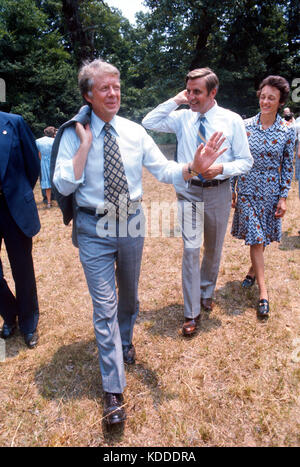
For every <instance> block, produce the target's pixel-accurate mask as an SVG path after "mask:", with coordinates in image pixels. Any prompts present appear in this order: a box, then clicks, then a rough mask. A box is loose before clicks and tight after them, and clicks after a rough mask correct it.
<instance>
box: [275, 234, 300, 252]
mask: <svg viewBox="0 0 300 467" xmlns="http://www.w3.org/2000/svg"><path fill="white" fill-rule="evenodd" d="M297 249H300V235H297V236H294V237H290V236H289V234H288V232H283V234H282V237H281V242H280V245H279V250H297Z"/></svg>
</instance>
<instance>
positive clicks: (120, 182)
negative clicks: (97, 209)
mask: <svg viewBox="0 0 300 467" xmlns="http://www.w3.org/2000/svg"><path fill="white" fill-rule="evenodd" d="M111 128H112V127H111V125H110V124H109V123H106V124H105V125H104V130H105V135H104V204H107V202H109V203H112V204H113V205H114V206H116V215H117V218H119V219H120V220H124V219H125V218H127V212H128V206H129V202H130V198H129V189H128V183H127V178H126V174H125V170H124V165H123V161H122V156H121V153H120V148H119V145H118V143H117V140H116V138H115V136H114V135H112V133H111V132H110V130H111ZM106 209H107V206H106ZM108 210H109V209H108Z"/></svg>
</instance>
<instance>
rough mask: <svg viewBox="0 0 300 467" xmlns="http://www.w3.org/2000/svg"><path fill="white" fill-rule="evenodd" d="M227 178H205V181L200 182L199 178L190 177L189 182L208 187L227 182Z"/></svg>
mask: <svg viewBox="0 0 300 467" xmlns="http://www.w3.org/2000/svg"><path fill="white" fill-rule="evenodd" d="M227 180H229V179H228V178H225V179H224V180H206V181H205V182H201V180H196V179H195V178H192V179H191V180H190V184H191V185H196V186H202V188H208V187H210V186H218V185H221V183H224V182H227Z"/></svg>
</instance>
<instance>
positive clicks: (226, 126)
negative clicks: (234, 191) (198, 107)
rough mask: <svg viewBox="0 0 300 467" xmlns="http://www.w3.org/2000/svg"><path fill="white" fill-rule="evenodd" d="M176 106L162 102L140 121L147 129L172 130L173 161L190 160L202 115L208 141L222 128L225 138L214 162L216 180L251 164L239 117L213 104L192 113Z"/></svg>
mask: <svg viewBox="0 0 300 467" xmlns="http://www.w3.org/2000/svg"><path fill="white" fill-rule="evenodd" d="M177 108H178V105H177V104H176V102H175V101H174V100H173V99H169V100H168V101H166V102H163V103H162V104H160V105H159V106H157V107H156V108H155V109H153V110H152V111H151V112H149V113H148V114H147V115H146V116H145V118H144V119H143V121H142V124H143V125H144V127H145V128H147V129H148V130H156V131H161V132H163V133H175V134H176V136H177V140H178V148H177V160H178V161H179V162H183V163H187V162H191V161H192V160H193V157H194V153H195V150H196V146H197V132H198V129H199V125H200V116H205V117H206V121H205V132H206V139H207V140H208V139H209V138H210V137H211V135H212V134H213V133H214V132H215V131H222V132H223V135H224V136H225V138H226V139H225V141H224V143H223V145H222V148H224V147H226V148H227V151H225V152H224V153H223V154H221V156H219V157H218V159H217V160H216V161H215V164H223V173H222V174H221V175H217V176H216V177H215V178H216V179H221V180H222V179H226V178H230V177H232V176H234V175H240V174H243V173H247V172H248V171H249V170H250V169H251V167H252V164H253V158H252V156H251V153H250V149H249V144H248V138H247V135H246V130H245V125H244V123H243V119H242V118H241V117H240V115H238V114H237V113H235V112H232V111H231V110H228V109H224V108H223V107H219V106H218V104H217V103H216V102H215V104H214V106H213V107H212V108H211V109H209V110H208V112H206V113H205V114H203V115H202V114H201V115H200V113H198V112H193V111H192V110H190V109H181V110H176V109H177Z"/></svg>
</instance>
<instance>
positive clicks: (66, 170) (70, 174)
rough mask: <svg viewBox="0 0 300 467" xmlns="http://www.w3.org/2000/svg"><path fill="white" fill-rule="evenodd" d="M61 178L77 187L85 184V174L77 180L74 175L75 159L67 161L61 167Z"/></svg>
mask: <svg viewBox="0 0 300 467" xmlns="http://www.w3.org/2000/svg"><path fill="white" fill-rule="evenodd" d="M61 178H62V179H63V180H65V181H66V182H69V183H73V184H75V185H80V184H81V183H83V182H84V172H83V174H82V176H81V177H80V178H79V179H78V180H76V179H75V175H74V167H73V159H70V160H67V161H65V162H64V164H63V165H62V166H61Z"/></svg>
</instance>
